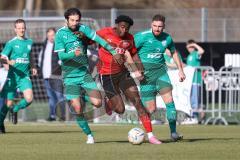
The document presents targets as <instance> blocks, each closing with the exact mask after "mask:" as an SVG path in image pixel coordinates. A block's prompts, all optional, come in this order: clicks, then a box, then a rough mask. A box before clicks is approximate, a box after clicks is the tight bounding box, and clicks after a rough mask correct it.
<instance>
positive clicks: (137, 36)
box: [134, 33, 143, 49]
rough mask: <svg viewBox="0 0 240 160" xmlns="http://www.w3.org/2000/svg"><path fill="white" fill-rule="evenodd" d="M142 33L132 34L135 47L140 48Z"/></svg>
mask: <svg viewBox="0 0 240 160" xmlns="http://www.w3.org/2000/svg"><path fill="white" fill-rule="evenodd" d="M142 37H143V36H142V34H141V33H137V34H135V35H134V43H135V46H136V48H137V49H139V48H141V46H142V44H143V41H142V39H143V38H142Z"/></svg>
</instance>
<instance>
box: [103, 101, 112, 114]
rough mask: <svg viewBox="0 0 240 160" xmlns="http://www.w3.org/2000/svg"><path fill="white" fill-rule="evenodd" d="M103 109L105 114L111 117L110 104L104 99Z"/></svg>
mask: <svg viewBox="0 0 240 160" xmlns="http://www.w3.org/2000/svg"><path fill="white" fill-rule="evenodd" d="M104 102H105V103H104V104H105V105H104V107H105V111H106V113H107V115H109V116H111V115H112V109H111V108H110V107H109V106H110V105H111V102H110V101H109V100H108V99H107V98H104Z"/></svg>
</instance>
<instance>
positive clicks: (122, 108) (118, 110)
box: [114, 107, 125, 114]
mask: <svg viewBox="0 0 240 160" xmlns="http://www.w3.org/2000/svg"><path fill="white" fill-rule="evenodd" d="M114 111H115V112H116V113H118V114H123V113H124V112H125V107H117V108H115V109H114Z"/></svg>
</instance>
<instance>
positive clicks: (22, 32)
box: [14, 23, 26, 38]
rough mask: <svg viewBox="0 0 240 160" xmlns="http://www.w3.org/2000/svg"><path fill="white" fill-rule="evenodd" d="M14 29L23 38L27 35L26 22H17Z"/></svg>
mask: <svg viewBox="0 0 240 160" xmlns="http://www.w3.org/2000/svg"><path fill="white" fill-rule="evenodd" d="M14 30H15V33H16V35H17V36H18V37H22V38H23V37H24V36H25V31H26V26H25V24H24V23H17V24H15V29H14Z"/></svg>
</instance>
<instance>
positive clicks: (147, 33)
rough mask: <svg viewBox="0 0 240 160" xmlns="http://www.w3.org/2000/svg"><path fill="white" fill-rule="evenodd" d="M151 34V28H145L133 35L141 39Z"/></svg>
mask: <svg viewBox="0 0 240 160" xmlns="http://www.w3.org/2000/svg"><path fill="white" fill-rule="evenodd" d="M151 35H152V30H151V29H147V30H144V31H140V32H137V33H136V34H135V35H134V37H135V38H136V37H138V38H141V39H144V38H146V37H148V36H151Z"/></svg>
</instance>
